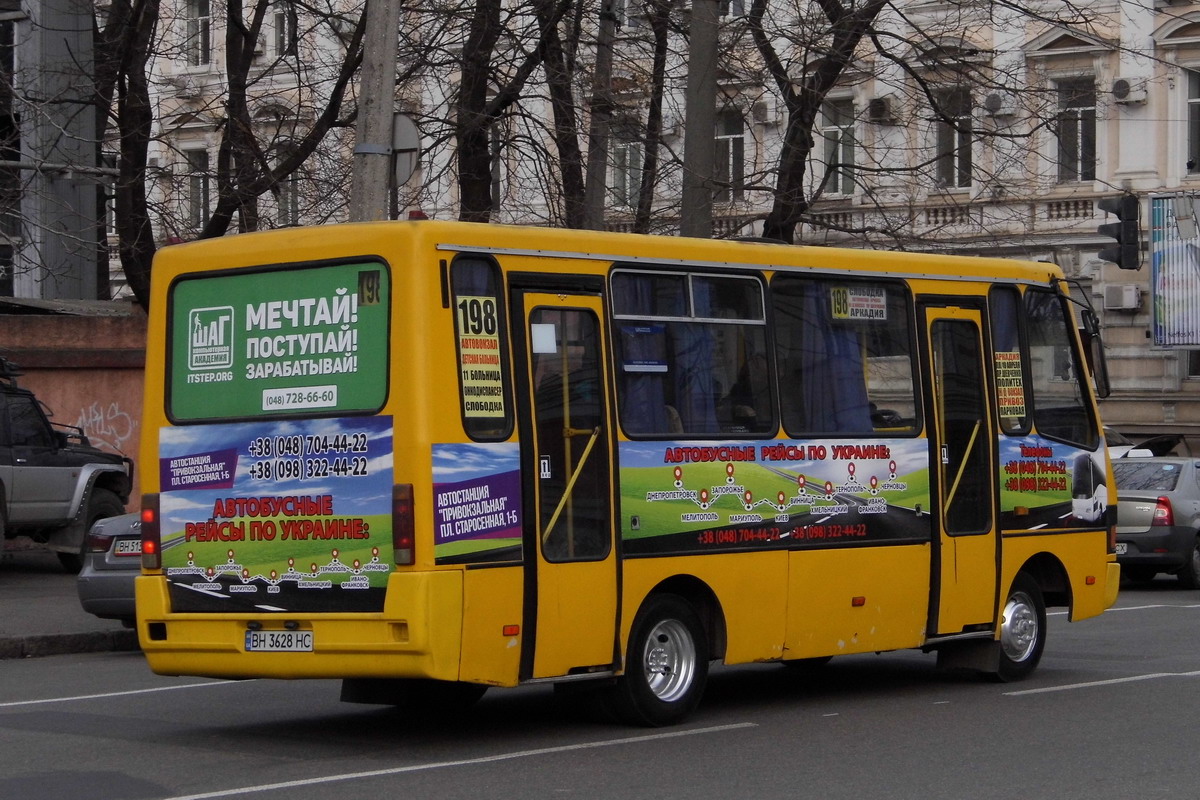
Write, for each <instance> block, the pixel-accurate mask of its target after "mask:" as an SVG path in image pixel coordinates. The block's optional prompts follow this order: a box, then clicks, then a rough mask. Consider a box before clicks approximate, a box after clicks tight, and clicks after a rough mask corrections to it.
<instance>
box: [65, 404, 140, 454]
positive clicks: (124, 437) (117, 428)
mask: <svg viewBox="0 0 1200 800" xmlns="http://www.w3.org/2000/svg"><path fill="white" fill-rule="evenodd" d="M75 425H76V427H79V428H82V429H83V432H84V433H85V434H87V437H88V439H90V440H91V442H92V444H94V445H98V446H100V447H104V448H107V449H111V450H115V451H117V452H118V453H126V452H128V448H130V447H136V445H137V439H136V436H137V429H138V421H137V415H136V414H131V413H129V412H128V411H122V410H121V406H120V404H119V403H109V404H108V405H105V404H104V403H92V404H91V405H90V406H87V407H86V408H81V409H80V410H79V417H78V419H77V420H76V421H75Z"/></svg>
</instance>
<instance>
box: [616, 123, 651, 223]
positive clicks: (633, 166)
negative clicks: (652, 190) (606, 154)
mask: <svg viewBox="0 0 1200 800" xmlns="http://www.w3.org/2000/svg"><path fill="white" fill-rule="evenodd" d="M642 146H643V145H642V143H641V142H639V141H633V140H629V139H624V140H622V139H618V140H617V141H616V142H615V143H614V144H613V180H612V193H613V202H614V203H616V204H617V205H618V206H623V207H625V208H637V205H638V195H639V194H640V193H641V190H642V164H643V160H644V159H643V153H642Z"/></svg>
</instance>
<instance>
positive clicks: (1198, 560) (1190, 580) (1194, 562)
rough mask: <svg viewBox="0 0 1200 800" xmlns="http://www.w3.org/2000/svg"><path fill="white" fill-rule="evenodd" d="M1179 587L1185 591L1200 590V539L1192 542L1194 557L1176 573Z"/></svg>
mask: <svg viewBox="0 0 1200 800" xmlns="http://www.w3.org/2000/svg"><path fill="white" fill-rule="evenodd" d="M1175 574H1176V575H1177V576H1179V585H1180V586H1182V587H1183V588H1185V589H1200V537H1197V538H1196V539H1194V540H1192V557H1191V558H1190V559H1188V562H1187V563H1186V564H1184V565H1183V569H1181V570H1179V572H1177V573H1175Z"/></svg>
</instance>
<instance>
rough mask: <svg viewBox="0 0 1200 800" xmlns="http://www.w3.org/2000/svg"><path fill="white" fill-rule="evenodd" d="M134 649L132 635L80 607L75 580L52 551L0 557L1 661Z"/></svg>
mask: <svg viewBox="0 0 1200 800" xmlns="http://www.w3.org/2000/svg"><path fill="white" fill-rule="evenodd" d="M137 647H138V643H137V634H136V632H134V631H132V630H129V629H127V628H125V627H123V626H122V625H121V623H120V622H117V621H116V620H106V619H99V618H98V617H94V616H92V615H91V614H88V613H87V612H85V611H84V610H83V609H82V608H81V607H80V605H79V595H78V594H77V593H76V590H75V576H74V575H71V574H69V573H67V572H66V571H65V570H63V568H62V566H61V565H60V564H59V563H58V558H57V557H55V555H54V554H53V553H51V552H47V551H42V550H22V551H15V552H13V551H5V552H3V553H0V659H5V658H33V657H36V656H52V655H63V654H65V653H93V652H101V651H109V650H136V649H137Z"/></svg>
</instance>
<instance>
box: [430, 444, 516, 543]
mask: <svg viewBox="0 0 1200 800" xmlns="http://www.w3.org/2000/svg"><path fill="white" fill-rule="evenodd" d="M520 456H521V453H520V445H519V444H518V443H517V442H500V443H496V444H435V445H434V446H433V500H434V503H433V504H434V510H433V522H434V539H433V541H434V548H433V549H434V558H435V559H436V561H437V563H439V564H456V563H465V562H472V563H477V562H483V561H519V560H520V559H521V552H522V551H521V520H522V515H521V461H520Z"/></svg>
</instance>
